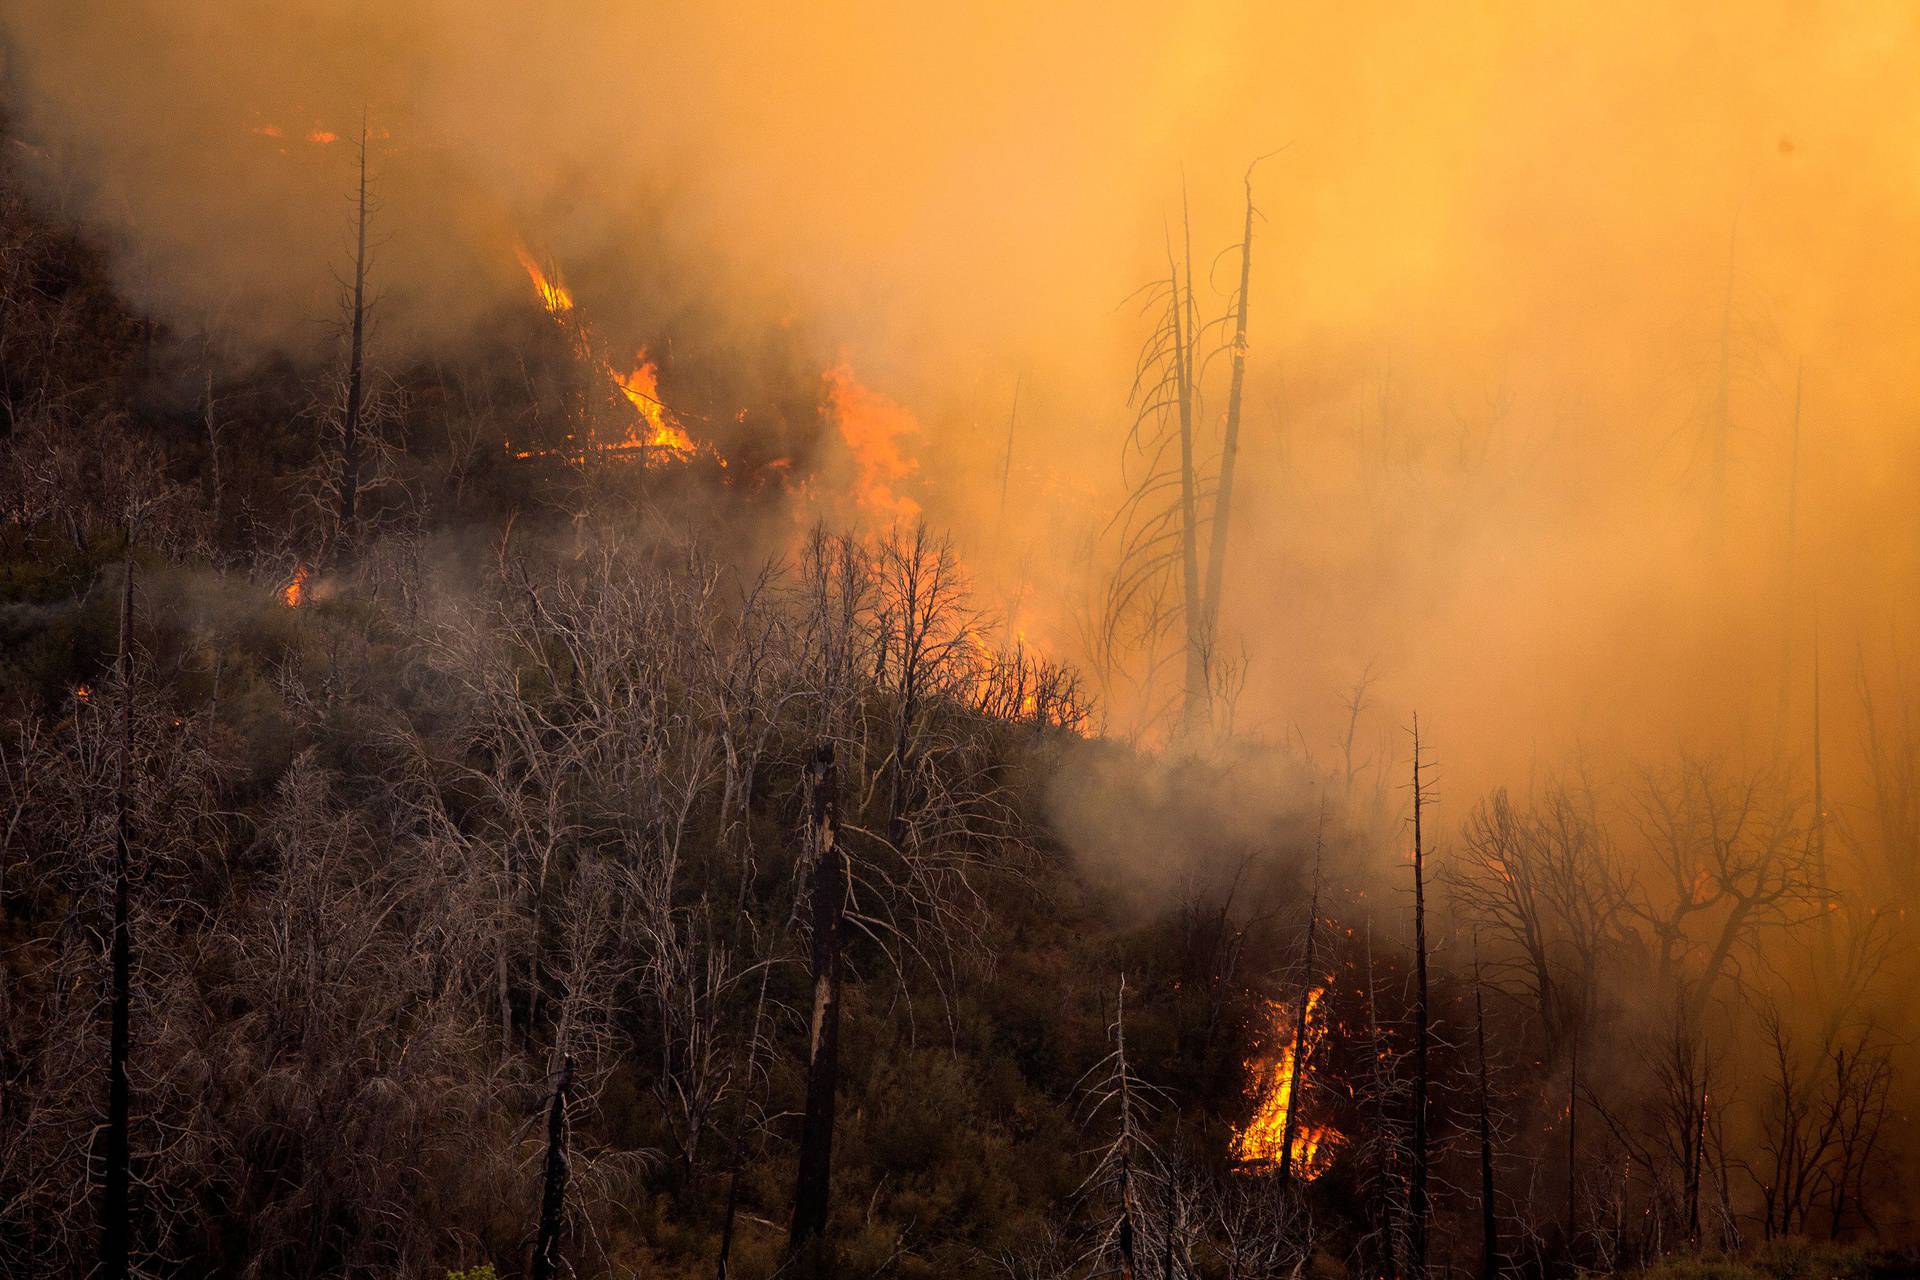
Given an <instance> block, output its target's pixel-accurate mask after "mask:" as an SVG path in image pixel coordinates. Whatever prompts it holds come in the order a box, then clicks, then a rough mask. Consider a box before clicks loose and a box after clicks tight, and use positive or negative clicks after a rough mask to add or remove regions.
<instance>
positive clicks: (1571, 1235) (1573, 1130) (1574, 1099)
mask: <svg viewBox="0 0 1920 1280" xmlns="http://www.w3.org/2000/svg"><path fill="white" fill-rule="evenodd" d="M1579 1108H1580V1028H1579V1027H1578V1026H1576V1027H1574V1029H1573V1052H1572V1058H1571V1061H1570V1065H1569V1067H1568V1069H1567V1210H1566V1221H1567V1226H1566V1231H1567V1253H1568V1255H1569V1257H1570V1258H1571V1256H1572V1254H1573V1251H1574V1241H1575V1240H1576V1239H1577V1238H1578V1227H1577V1226H1576V1225H1575V1220H1574V1208H1575V1204H1576V1200H1575V1197H1576V1196H1577V1195H1578V1192H1579V1186H1580V1166H1579V1164H1578V1163H1576V1160H1575V1156H1576V1154H1577V1150H1578V1149H1577V1148H1576V1147H1575V1145H1574V1142H1575V1139H1576V1138H1577V1137H1578V1136H1579V1121H1580V1110H1579Z"/></svg>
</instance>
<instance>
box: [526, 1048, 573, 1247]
mask: <svg viewBox="0 0 1920 1280" xmlns="http://www.w3.org/2000/svg"><path fill="white" fill-rule="evenodd" d="M572 1085H573V1055H572V1054H568V1055H567V1056H566V1057H564V1058H562V1059H561V1061H560V1083H559V1084H558V1085H557V1086H556V1087H555V1088H554V1091H553V1105H552V1107H551V1108H550V1109H549V1111H548V1112H547V1174H546V1180H545V1184H544V1187H543V1189H542V1191H541V1194H540V1232H539V1235H538V1236H537V1237H536V1238H535V1241H534V1246H533V1269H532V1272H531V1273H530V1274H531V1275H532V1277H533V1280H553V1278H554V1277H555V1276H556V1275H558V1274H559V1273H560V1227H561V1224H562V1223H563V1222H564V1221H565V1219H566V1212H567V1090H568V1089H569V1088H571V1087H572Z"/></svg>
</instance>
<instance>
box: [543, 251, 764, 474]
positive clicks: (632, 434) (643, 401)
mask: <svg viewBox="0 0 1920 1280" xmlns="http://www.w3.org/2000/svg"><path fill="white" fill-rule="evenodd" d="M513 252H514V256H515V257H517V258H519V259H520V266H521V269H522V270H524V271H525V272H526V273H527V278H528V279H529V280H531V281H533V288H534V292H535V293H536V294H538V295H539V298H540V305H541V306H542V307H545V308H546V312H547V314H548V315H550V316H552V317H553V318H554V320H555V321H557V322H558V323H559V324H560V325H562V326H563V327H564V328H565V329H566V330H567V333H568V336H569V337H570V338H571V340H572V342H573V348H574V352H575V354H576V355H578V356H579V357H580V359H581V360H583V361H585V362H587V363H589V364H594V365H598V366H599V367H600V368H601V369H603V370H604V371H605V372H606V375H607V378H608V379H609V380H610V381H611V382H612V383H613V385H614V387H615V388H617V389H618V390H619V392H620V394H621V395H622V396H623V397H625V399H626V401H627V403H628V404H630V405H632V406H633V409H634V412H635V413H636V414H637V415H638V417H637V419H636V420H635V421H634V422H632V423H630V424H628V426H627V428H626V432H625V434H624V435H622V436H620V437H619V438H617V439H614V440H610V441H606V442H604V443H601V444H600V445H599V449H600V451H601V452H602V453H614V454H620V453H630V452H631V453H638V454H640V455H641V459H642V461H643V463H644V464H645V465H646V466H649V467H658V466H664V465H666V464H667V463H669V462H677V461H682V460H685V459H687V458H690V457H692V456H693V453H694V443H693V437H692V436H690V435H688V434H687V431H686V428H685V427H683V426H682V425H681V424H680V420H679V419H678V418H676V417H675V416H674V413H673V410H671V409H669V408H668V407H667V406H666V403H665V402H664V401H662V400H661V399H660V371H659V369H658V368H657V367H656V366H655V365H654V363H653V361H652V360H650V359H648V357H647V352H646V349H645V348H644V347H643V348H641V349H640V350H638V351H636V352H634V353H633V368H632V369H631V370H629V371H628V372H626V373H621V372H620V371H619V370H618V369H616V368H615V367H614V366H613V365H612V364H611V363H609V362H608V361H607V360H605V359H603V358H602V357H600V356H599V355H598V354H597V352H596V350H595V347H594V342H593V338H592V335H591V334H590V333H589V332H588V330H587V326H586V322H585V321H584V320H582V319H581V318H580V316H579V315H578V314H577V312H576V310H575V307H574V301H573V292H572V291H571V290H570V289H568V288H567V286H566V285H565V284H564V283H562V282H561V280H560V277H559V275H558V273H555V274H553V275H549V274H548V273H547V272H546V271H544V270H542V269H541V267H540V264H539V262H537V261H536V260H535V259H534V256H533V255H532V254H530V253H528V252H527V251H526V249H525V248H524V247H522V246H520V245H515V246H514V249H513ZM567 440H568V444H569V446H571V445H572V443H573V437H572V436H571V435H570V436H568V437H567ZM507 448H508V450H509V452H512V453H513V456H514V457H516V458H542V457H549V456H552V455H554V454H563V455H572V454H575V453H576V452H577V451H576V450H575V449H573V448H571V447H569V448H565V449H522V450H514V449H513V446H512V445H508V446H507ZM579 452H583V451H579ZM716 456H718V455H716ZM720 462H721V465H722V466H725V465H726V460H725V459H724V458H723V459H721V460H720Z"/></svg>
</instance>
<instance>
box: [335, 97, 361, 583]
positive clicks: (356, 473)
mask: <svg viewBox="0 0 1920 1280" xmlns="http://www.w3.org/2000/svg"><path fill="white" fill-rule="evenodd" d="M366 333H367V122H366V119H365V118H364V117H362V119H361V121H360V190H359V195H358V198H357V199H356V200H355V202H354V248H353V293H352V300H351V301H350V302H349V303H348V308H347V402H346V407H345V413H344V416H343V417H342V419H341V437H340V515H339V525H340V531H339V539H340V551H341V554H342V555H343V556H346V555H351V554H352V552H353V536H354V529H355V523H356V521H357V520H358V519H359V510H358V505H359V498H360V411H361V406H362V403H363V401H364V398H365V393H366V389H365V367H364V357H365V350H366Z"/></svg>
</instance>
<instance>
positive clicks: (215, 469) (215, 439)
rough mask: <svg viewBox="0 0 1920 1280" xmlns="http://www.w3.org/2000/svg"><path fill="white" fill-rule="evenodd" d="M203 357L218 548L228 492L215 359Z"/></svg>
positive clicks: (203, 414) (204, 409)
mask: <svg viewBox="0 0 1920 1280" xmlns="http://www.w3.org/2000/svg"><path fill="white" fill-rule="evenodd" d="M203 358H204V359H205V360H206V365H207V367H206V386H205V388H204V390H203V392H202V395H201V400H200V412H201V417H202V420H203V424H204V425H205V427H206V429H207V487H208V490H209V493H208V495H207V503H208V506H209V507H210V508H211V512H210V515H211V517H212V520H213V543H214V546H215V547H216V548H218V547H219V545H220V536H221V532H222V530H223V529H224V528H225V524H224V520H223V517H224V516H225V513H226V509H227V506H226V492H225V490H224V489H222V488H221V485H220V423H219V419H218V418H217V417H216V416H215V414H214V404H213V361H212V357H211V356H205V357H203Z"/></svg>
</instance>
